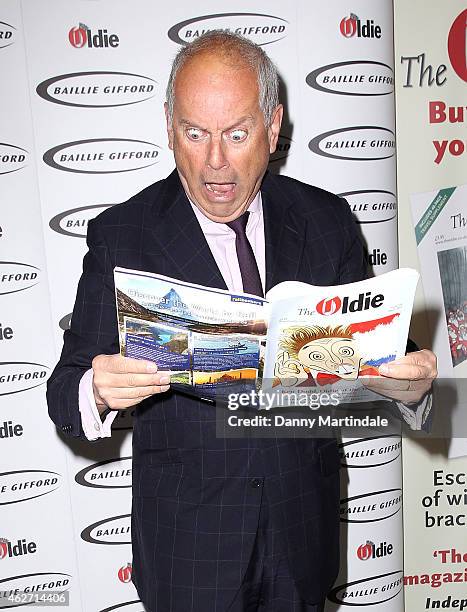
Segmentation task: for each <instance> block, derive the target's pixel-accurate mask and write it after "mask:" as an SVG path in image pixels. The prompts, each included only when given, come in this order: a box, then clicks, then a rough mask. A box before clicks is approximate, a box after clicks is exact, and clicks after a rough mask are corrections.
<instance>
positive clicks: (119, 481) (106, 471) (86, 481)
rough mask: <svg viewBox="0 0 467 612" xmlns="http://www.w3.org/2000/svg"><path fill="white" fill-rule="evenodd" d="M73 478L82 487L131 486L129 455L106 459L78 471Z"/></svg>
mask: <svg viewBox="0 0 467 612" xmlns="http://www.w3.org/2000/svg"><path fill="white" fill-rule="evenodd" d="M75 480H76V482H77V483H78V484H80V485H83V486H84V487H94V488H96V489H125V488H128V487H131V457H120V458H119V459H107V460H106V461H100V462H99V463H93V464H92V465H89V466H88V467H85V468H84V469H82V470H81V471H79V472H78V473H77V474H76V476H75Z"/></svg>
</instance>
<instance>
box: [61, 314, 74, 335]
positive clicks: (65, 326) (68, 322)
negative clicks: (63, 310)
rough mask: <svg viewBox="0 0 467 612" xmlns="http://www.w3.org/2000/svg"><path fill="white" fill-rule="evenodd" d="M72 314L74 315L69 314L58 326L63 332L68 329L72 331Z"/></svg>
mask: <svg viewBox="0 0 467 612" xmlns="http://www.w3.org/2000/svg"><path fill="white" fill-rule="evenodd" d="M72 314H73V313H72V312H70V313H69V314H66V315H65V316H64V317H62V318H61V319H60V321H59V322H58V326H59V327H60V329H63V331H66V330H67V329H70V327H71V315H72Z"/></svg>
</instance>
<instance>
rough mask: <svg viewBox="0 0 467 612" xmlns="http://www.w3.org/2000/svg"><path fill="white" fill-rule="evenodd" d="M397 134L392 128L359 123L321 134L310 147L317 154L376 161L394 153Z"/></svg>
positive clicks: (335, 157)
mask: <svg viewBox="0 0 467 612" xmlns="http://www.w3.org/2000/svg"><path fill="white" fill-rule="evenodd" d="M395 146H396V143H395V136H394V132H393V131H392V130H389V129H388V128H382V127H378V126H374V125H357V126H355V127H349V128H341V129H337V130H331V131H330V132H324V134H319V135H318V136H315V137H314V138H313V139H312V140H310V142H309V144H308V148H309V149H310V150H311V151H313V153H316V154H317V155H323V156H324V157H331V158H333V159H345V160H350V161H374V160H376V159H388V158H389V157H392V156H393V155H394V151H395Z"/></svg>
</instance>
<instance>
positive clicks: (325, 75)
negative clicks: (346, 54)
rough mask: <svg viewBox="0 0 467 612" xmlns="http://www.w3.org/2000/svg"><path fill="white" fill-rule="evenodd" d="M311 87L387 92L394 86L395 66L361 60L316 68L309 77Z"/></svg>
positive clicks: (341, 91)
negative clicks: (393, 69) (393, 68)
mask: <svg viewBox="0 0 467 612" xmlns="http://www.w3.org/2000/svg"><path fill="white" fill-rule="evenodd" d="M306 82H307V84H308V85H309V86H310V87H313V88H314V89H317V90H318V91H324V92H326V93H332V94H339V95H343V96H386V95H388V94H390V93H392V92H393V90H394V74H393V71H392V68H391V66H388V65H387V64H383V63H382V62H373V61H369V60H357V61H353V62H339V63H337V64H328V65H327V66H321V67H320V68H316V70H313V72H310V74H308V75H307V77H306Z"/></svg>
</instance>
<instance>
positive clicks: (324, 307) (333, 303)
mask: <svg viewBox="0 0 467 612" xmlns="http://www.w3.org/2000/svg"><path fill="white" fill-rule="evenodd" d="M383 302H384V295H382V294H381V293H378V294H377V295H371V291H367V292H366V293H359V294H358V297H356V298H355V299H353V300H351V299H350V297H349V296H348V295H346V296H345V297H344V298H340V297H339V296H335V297H332V298H324V300H321V301H320V302H318V303H317V304H316V312H317V313H318V314H320V315H324V316H326V317H327V316H329V315H332V314H335V313H336V312H338V311H339V310H340V311H341V312H342V314H346V313H347V312H360V311H362V310H369V309H370V308H379V307H380V306H381V305H382V303H383Z"/></svg>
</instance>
